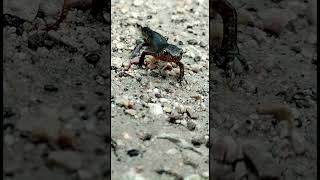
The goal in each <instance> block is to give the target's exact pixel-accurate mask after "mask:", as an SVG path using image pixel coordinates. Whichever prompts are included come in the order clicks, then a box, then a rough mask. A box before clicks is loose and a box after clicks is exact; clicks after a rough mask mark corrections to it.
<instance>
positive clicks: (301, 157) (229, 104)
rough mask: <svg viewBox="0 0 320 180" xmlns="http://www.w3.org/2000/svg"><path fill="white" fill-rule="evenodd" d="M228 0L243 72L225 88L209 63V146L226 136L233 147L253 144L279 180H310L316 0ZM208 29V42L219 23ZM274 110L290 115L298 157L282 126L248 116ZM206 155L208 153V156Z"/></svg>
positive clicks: (218, 34) (314, 170) (314, 175)
mask: <svg viewBox="0 0 320 180" xmlns="http://www.w3.org/2000/svg"><path fill="white" fill-rule="evenodd" d="M230 2H231V3H232V4H233V5H234V6H235V7H236V9H237V11H238V15H239V16H238V42H239V44H238V45H239V48H240V52H241V54H242V55H243V56H244V57H245V58H246V59H247V61H248V63H249V64H250V66H251V70H250V71H249V73H245V72H244V73H242V74H241V75H240V76H238V77H236V78H235V80H234V81H233V82H231V83H230V84H229V85H228V83H227V82H226V80H225V79H224V78H223V77H222V75H221V71H220V70H219V69H217V68H216V67H215V66H214V65H213V64H212V66H211V64H210V142H212V143H214V141H216V140H217V139H219V138H217V137H219V136H227V135H229V136H231V137H232V138H233V139H234V140H235V141H236V142H237V143H238V144H242V143H243V142H246V141H254V142H255V144H256V145H257V146H260V147H261V148H262V150H261V151H264V152H265V153H266V154H268V155H270V157H272V159H274V160H275V165H277V166H275V167H279V168H278V169H280V174H281V178H283V179H288V180H289V179H317V164H316V159H317V145H316V144H317V128H316V127H317V115H316V112H317V98H316V97H317V67H316V66H317V64H318V63H317V56H316V50H317V49H316V43H317V34H316V15H315V13H316V8H315V3H314V2H316V1H289V0H283V1H274V2H271V1H245V0H241V1H235V0H231V1H230ZM210 26H211V27H210V28H211V32H210V33H212V34H210V35H211V37H215V38H216V39H219V37H221V26H222V25H221V19H220V18H219V17H216V18H215V19H213V20H212V21H211V22H210ZM216 39H213V40H216ZM212 44H216V43H215V42H213V43H212ZM240 69H241V68H240ZM278 104H281V105H287V106H288V107H289V109H290V110H291V111H292V114H293V118H292V120H293V124H294V129H295V130H294V131H295V132H296V134H298V135H297V136H295V137H294V138H293V142H295V143H296V144H299V145H298V147H299V148H302V149H303V150H304V151H301V153H298V154H297V153H295V152H296V150H297V149H299V148H297V147H296V146H297V145H296V144H295V145H296V146H295V148H296V149H295V148H294V147H293V145H292V143H291V141H290V140H288V138H285V137H283V134H285V131H286V128H285V127H286V125H285V124H286V123H287V122H284V121H280V122H279V121H278V120H276V119H275V118H274V117H272V116H271V115H260V114H257V112H256V109H257V107H267V108H270V107H274V106H276V105H278ZM280 120H281V118H280ZM298 136H299V137H298ZM297 142H299V143H297ZM211 153H212V154H215V149H214V148H212V149H211V151H210V158H211V157H212V156H211ZM210 160H211V159H210ZM210 163H212V164H211V165H212V167H213V166H215V165H216V164H215V162H214V161H211V162H210ZM263 163H264V162H260V164H259V162H257V164H259V165H262V166H263ZM257 166H258V165H256V168H257ZM260 167H261V166H260ZM270 169H272V168H270ZM272 170H274V169H272ZM211 172H212V171H211V167H210V173H211ZM230 172H232V171H230ZM243 172H245V170H244V171H243ZM216 173H217V172H216ZM255 178H257V177H255ZM255 178H253V179H255ZM249 179H250V178H249Z"/></svg>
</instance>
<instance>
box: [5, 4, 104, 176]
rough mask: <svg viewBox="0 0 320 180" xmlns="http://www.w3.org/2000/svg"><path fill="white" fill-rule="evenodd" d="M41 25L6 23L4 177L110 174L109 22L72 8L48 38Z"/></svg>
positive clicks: (39, 21) (36, 21)
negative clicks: (89, 56)
mask: <svg viewBox="0 0 320 180" xmlns="http://www.w3.org/2000/svg"><path fill="white" fill-rule="evenodd" d="M26 7H28V6H26ZM29 10H30V9H29ZM105 15H108V14H107V13H106V14H105ZM13 24H14V23H13ZM35 24H38V25H39V27H40V28H42V27H43V25H44V24H45V21H44V20H43V18H39V17H37V18H36V19H35V20H34V21H33V22H32V23H30V22H25V23H23V24H22V26H19V25H20V24H19V23H18V22H17V23H16V25H17V26H16V27H15V26H5V27H4V28H3V40H4V46H3V52H4V54H3V70H4V72H3V75H4V77H3V93H4V95H3V97H4V99H3V106H4V112H3V130H4V144H3V145H4V146H3V151H4V153H3V156H4V160H3V167H4V168H3V171H4V172H3V178H4V179H8V180H9V179H10V180H11V179H16V180H18V179H39V180H40V179H61V180H62V179H101V180H102V179H106V178H107V177H109V175H110V161H108V157H109V154H110V143H108V142H110V136H109V135H110V129H109V128H108V126H107V124H109V123H110V122H109V121H108V119H109V117H110V116H109V115H110V112H109V109H108V108H107V107H108V103H109V102H108V101H107V99H110V93H109V92H110V91H109V90H108V88H107V87H108V84H109V83H108V82H110V70H109V69H108V65H109V64H110V61H109V60H110V31H109V30H110V26H106V25H104V24H102V23H99V22H97V21H96V20H95V19H94V18H93V17H91V15H90V13H89V11H86V12H83V11H78V10H72V11H70V12H69V14H68V16H67V18H66V20H65V21H64V22H63V23H61V26H60V28H59V29H58V30H57V31H50V32H49V35H50V36H51V37H55V39H56V40H57V41H55V40H53V39H47V40H45V43H44V42H43V41H42V40H41V38H37V37H39V36H33V35H37V34H38V33H41V31H40V30H39V31H38V30H32V27H33V25H35ZM21 32H22V33H21ZM20 33H21V34H20ZM42 33H44V32H43V31H42ZM28 42H29V43H30V42H33V43H32V44H33V45H32V46H31V45H30V44H29V43H28ZM61 42H64V43H67V44H69V45H70V47H73V48H66V47H64V46H63V45H61ZM75 49H76V51H75ZM86 53H89V54H90V53H91V54H96V55H98V56H99V57H100V59H98V60H97V59H96V60H93V59H94V58H93V59H91V60H90V58H89V59H88V58H86V57H87V56H85V55H84V54H86ZM91 57H96V56H91ZM93 62H95V65H93V64H94V63H93Z"/></svg>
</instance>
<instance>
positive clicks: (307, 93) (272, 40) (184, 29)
mask: <svg viewBox="0 0 320 180" xmlns="http://www.w3.org/2000/svg"><path fill="white" fill-rule="evenodd" d="M34 2H35V1H34ZM314 2H316V1H312V0H307V1H302V0H295V1H291V0H282V1H246V0H240V1H235V0H231V3H232V4H233V5H234V6H235V7H236V9H237V10H238V14H239V17H238V20H239V23H238V42H239V44H238V45H239V49H240V52H241V54H242V55H243V56H244V57H245V58H246V59H247V60H248V63H249V64H250V67H251V70H250V71H249V72H248V73H244V72H243V73H241V68H236V69H237V72H239V73H240V75H239V76H237V77H236V78H235V79H234V81H232V82H231V83H229V84H228V83H227V82H226V80H225V78H224V77H223V76H222V75H221V70H219V69H217V68H216V67H215V66H214V64H210V80H211V81H210V106H209V57H208V56H209V47H208V45H209V40H208V38H209V24H210V26H211V27H210V29H211V31H210V35H211V37H212V40H213V41H214V42H213V44H218V43H217V42H219V39H221V35H222V34H221V30H222V24H221V19H219V17H216V18H215V19H213V20H212V21H211V22H210V23H209V14H208V11H209V8H208V4H209V3H208V2H207V1H205V0H198V1H190V0H189V1H148V2H147V3H146V2H144V1H142V0H134V1H124V0H123V1H121V0H117V1H112V27H111V29H112V31H111V34H112V38H111V39H110V36H109V35H110V32H109V29H110V27H109V26H107V25H103V24H101V23H99V22H97V21H96V20H95V19H93V18H92V17H91V16H90V14H89V12H83V11H79V10H71V11H70V13H69V14H68V16H67V18H66V20H65V21H64V22H63V23H61V26H60V28H59V29H58V30H57V31H51V32H50V33H49V35H50V37H54V39H49V40H48V39H47V40H46V41H43V42H42V41H41V40H39V39H37V36H33V35H35V34H37V33H39V31H37V30H33V29H32V27H33V25H34V24H38V25H39V26H38V27H41V26H42V25H43V24H46V23H48V22H50V21H52V19H51V20H50V19H49V20H44V19H43V18H42V17H37V18H36V19H35V20H34V21H33V22H32V23H30V22H25V23H22V26H19V22H14V23H13V24H15V26H5V27H4V28H3V40H4V46H3V52H4V54H3V70H4V72H3V75H4V77H3V93H4V100H3V106H4V112H3V130H4V137H3V138H4V144H3V145H4V147H3V150H4V153H3V155H4V160H3V165H4V168H3V171H4V173H3V178H4V179H8V180H9V179H10V180H11V179H15V180H17V179H31V178H32V179H45V178H47V179H50V178H52V179H106V178H107V177H108V176H109V175H110V174H112V179H140V180H142V179H178V178H180V177H181V178H185V179H189V180H190V179H208V174H209V148H208V147H209V140H208V138H209V129H210V137H211V138H210V144H211V145H213V144H214V143H215V142H216V140H217V139H219V138H218V137H220V136H222V137H225V136H227V135H228V136H231V137H232V138H233V139H234V140H235V141H236V143H237V144H243V142H247V141H254V142H255V144H257V145H259V146H260V147H262V148H261V152H264V153H266V154H267V155H268V157H270V159H273V160H274V163H275V165H276V166H274V167H277V168H278V167H279V168H278V171H280V172H279V174H280V175H279V176H280V177H281V178H282V179H288V180H289V179H290V180H295V179H301V180H302V179H316V178H317V166H316V159H317V148H316V143H317V128H316V127H317V115H316V111H317V79H316V75H317V55H316V53H315V52H316V50H317V49H316V44H317V34H316V28H315V27H316V5H315V3H314ZM27 4H28V3H27ZM32 7H37V6H32ZM22 9H23V8H22ZM32 12H33V11H32ZM33 13H34V12H33ZM35 14H36V13H34V14H33V15H35ZM29 15H30V14H29ZM105 15H106V16H108V15H110V14H108V13H107V14H105ZM28 18H31V19H32V18H33V16H31V17H28ZM136 23H140V24H142V25H148V26H149V27H150V28H152V29H153V30H156V31H158V32H159V33H161V34H163V35H165V36H167V37H168V38H169V42H170V43H172V44H175V45H178V46H179V47H181V48H183V49H184V50H185V55H184V57H183V59H182V62H183V63H184V64H185V66H186V72H185V79H186V80H187V83H186V82H183V83H182V84H179V83H178V82H177V77H178V75H179V68H178V67H175V66H174V68H173V70H172V71H162V70H161V67H162V65H163V64H161V63H159V64H158V65H159V67H158V68H155V69H153V70H150V69H145V68H144V69H139V68H138V67H137V66H134V65H133V66H132V68H131V70H130V71H128V72H127V74H123V73H122V70H123V69H124V67H126V65H127V64H128V62H129V60H130V59H129V56H130V52H131V50H132V49H133V48H134V46H135V43H136V40H137V39H139V38H140V34H139V31H138V29H137V28H136V26H135V24H136ZM16 25H18V26H16ZM38 37H39V36H38ZM40 39H41V38H40ZM56 40H57V41H56ZM28 42H29V43H30V42H31V44H28ZM61 42H63V43H66V44H68V45H67V46H65V45H63V44H61ZM110 42H111V43H110ZM35 47H36V48H35ZM75 49H76V50H77V51H75ZM110 50H111V52H112V62H111V65H112V66H111V75H110V69H109V68H108V65H109V64H110V61H109V60H110ZM88 53H89V55H90V54H91V56H87V54H88ZM97 55H98V56H99V57H100V58H98V60H97ZM146 59H147V61H153V60H152V59H151V58H146ZM110 78H111V81H112V84H111V85H110V84H109V82H110ZM110 87H111V92H112V93H111V110H110V109H109V108H108V105H109V102H108V99H109V98H110V94H109V90H110ZM265 104H269V105H267V106H266V107H272V106H273V105H274V104H285V105H287V106H288V107H289V109H290V110H291V111H292V114H293V118H292V120H293V124H294V131H295V132H296V133H297V134H298V137H299V138H297V137H296V136H295V138H293V140H294V142H296V144H295V146H293V144H292V142H291V141H289V139H288V138H286V137H285V135H283V134H285V133H286V132H285V131H286V128H285V127H286V122H284V121H280V122H279V121H277V120H276V119H275V118H274V117H272V116H270V115H261V114H257V111H256V109H257V107H258V106H259V105H265ZM209 107H210V127H209ZM110 111H111V117H112V122H111V126H112V132H111V133H112V134H111V137H110V136H109V133H110V131H109V129H108V126H106V124H109V122H108V118H109V117H110V116H109V115H110ZM110 138H112V145H113V148H112V150H111V152H110V149H109V148H108V147H110V146H109V143H108V142H110ZM297 144H298V145H297ZM297 146H298V148H297ZM297 149H298V150H299V153H297ZM216 152H217V151H215V150H214V149H213V148H212V151H210V158H211V157H214V156H213V155H216ZM259 152H260V151H259ZM110 153H111V163H112V168H111V172H110V164H109V161H108V158H107V157H108V156H109V154H110ZM210 165H211V166H210V167H211V169H210V173H211V172H212V174H214V173H216V172H217V171H214V169H215V168H213V167H219V166H218V165H217V163H216V162H215V160H212V161H211V163H210ZM258 165H261V164H259V163H258ZM258 165H257V164H255V166H256V167H257V166H258ZM262 165H263V164H262ZM225 167H227V168H226V169H227V171H224V172H225V173H228V174H233V175H235V174H237V173H235V172H238V171H235V170H236V169H237V168H235V167H232V166H230V165H226V166H225ZM236 167H237V166H236ZM260 167H263V166H260ZM269 168H270V167H269ZM216 169H217V168H216ZM258 169H259V168H258ZM211 170H212V171H211ZM271 170H273V169H272V168H271ZM219 172H222V171H219ZM170 173H171V174H170ZM250 173H251V174H250ZM271 173H272V171H271ZM240 174H242V175H243V174H245V175H246V176H245V177H243V178H244V179H259V178H258V177H257V176H256V175H255V174H254V173H253V175H252V172H250V171H247V169H245V168H244V169H243V170H242V171H240ZM238 175H239V174H237V176H236V175H235V176H236V177H239V176H238ZM212 177H213V176H212Z"/></svg>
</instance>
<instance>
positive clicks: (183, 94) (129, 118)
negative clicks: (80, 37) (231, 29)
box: [111, 0, 209, 179]
mask: <svg viewBox="0 0 320 180" xmlns="http://www.w3.org/2000/svg"><path fill="white" fill-rule="evenodd" d="M208 3H209V2H208V1H200V0H199V1H146V2H144V1H142V0H135V1H121V0H119V1H118V0H114V1H112V4H111V11H112V13H111V14H112V17H111V19H112V28H111V29H112V30H111V39H112V43H111V44H112V55H111V58H112V62H111V65H112V71H111V80H112V85H111V94H112V102H111V106H112V107H111V113H112V123H111V127H112V139H113V140H114V142H115V144H116V148H114V151H113V153H112V154H111V163H112V179H139V178H140V179H175V178H177V177H185V178H186V177H189V178H190V177H193V176H196V177H198V176H199V177H202V178H205V177H208V170H209V169H208V168H209V165H208V160H209V156H208V155H209V149H208V147H206V142H207V141H208V137H209V136H208V135H209V82H208V81H209V61H208V59H209V57H208V55H209V44H208V38H209V16H208V15H209V14H208V12H209V8H208ZM137 23H138V24H140V25H143V26H148V27H150V28H151V29H153V30H155V31H157V32H159V33H160V34H162V35H163V36H167V37H168V38H169V40H168V42H169V43H172V44H174V45H177V46H179V47H181V48H182V49H183V50H184V51H185V54H184V55H183V58H182V60H181V61H182V62H183V63H184V64H185V80H186V81H187V82H185V81H183V82H182V84H179V83H178V80H177V78H178V76H179V67H176V66H175V64H172V66H173V70H172V71H163V70H162V69H163V67H164V65H165V63H161V62H159V63H158V64H157V65H158V67H156V68H154V69H150V68H139V67H138V66H136V65H132V67H131V69H130V70H129V71H127V72H126V73H123V70H124V68H126V67H127V65H128V63H129V61H130V59H129V56H130V53H131V51H132V50H133V49H134V47H135V45H136V41H137V40H139V39H141V33H140V32H139V28H138V27H137V26H136V24H137ZM146 61H147V62H149V63H150V64H151V63H152V62H153V61H154V59H152V57H147V58H146ZM149 67H150V66H149ZM170 173H172V174H171V175H170Z"/></svg>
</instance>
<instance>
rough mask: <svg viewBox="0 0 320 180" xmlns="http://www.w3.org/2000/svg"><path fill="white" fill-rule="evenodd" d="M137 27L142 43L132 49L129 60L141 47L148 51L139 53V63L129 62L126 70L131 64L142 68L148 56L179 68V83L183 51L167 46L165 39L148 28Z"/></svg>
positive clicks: (181, 75)
mask: <svg viewBox="0 0 320 180" xmlns="http://www.w3.org/2000/svg"><path fill="white" fill-rule="evenodd" d="M138 27H139V28H140V29H141V33H142V37H143V42H141V43H139V44H138V45H137V46H136V47H135V48H134V50H133V52H132V55H131V58H134V57H135V56H137V55H138V54H139V52H140V50H141V48H142V47H143V46H147V47H148V48H149V49H148V50H145V51H143V52H142V53H141V56H140V58H139V62H132V61H131V62H130V64H129V66H128V68H127V69H126V70H128V69H129V68H130V66H131V64H138V65H139V66H140V67H142V65H144V58H145V56H147V55H150V56H153V57H155V58H156V59H159V60H161V61H165V62H174V63H176V64H177V65H178V66H179V68H180V75H179V78H178V80H179V82H181V81H182V79H183V77H184V65H183V63H182V62H181V59H182V56H183V50H182V49H181V48H179V47H178V46H176V45H173V44H169V43H168V38H167V37H164V36H162V35H161V34H159V33H158V32H155V31H153V30H151V29H150V28H149V27H142V26H140V25H138Z"/></svg>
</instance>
